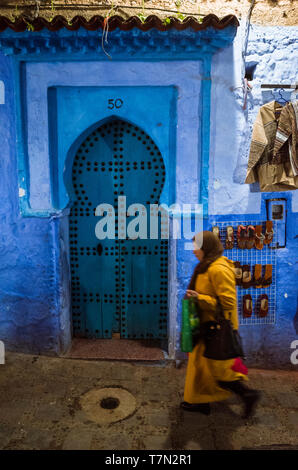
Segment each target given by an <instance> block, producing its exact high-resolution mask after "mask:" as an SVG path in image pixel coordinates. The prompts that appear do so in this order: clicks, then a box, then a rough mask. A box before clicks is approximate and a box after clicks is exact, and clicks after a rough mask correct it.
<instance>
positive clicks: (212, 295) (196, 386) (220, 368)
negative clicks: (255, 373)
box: [184, 256, 248, 403]
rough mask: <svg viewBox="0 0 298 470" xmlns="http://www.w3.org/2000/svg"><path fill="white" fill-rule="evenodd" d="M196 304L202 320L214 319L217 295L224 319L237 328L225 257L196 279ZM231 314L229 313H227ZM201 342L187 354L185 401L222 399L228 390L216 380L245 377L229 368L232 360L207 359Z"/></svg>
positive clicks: (231, 280) (232, 281)
mask: <svg viewBox="0 0 298 470" xmlns="http://www.w3.org/2000/svg"><path fill="white" fill-rule="evenodd" d="M195 291H196V292H197V293H198V300H199V307H200V310H201V312H202V317H201V323H204V322H207V321H214V320H215V317H214V315H215V308H216V297H218V298H219V300H220V303H221V305H222V308H223V310H224V313H225V316H226V314H227V316H226V318H231V322H232V324H233V328H234V329H236V330H238V314H237V297H236V282H235V274H234V263H233V262H232V261H230V260H228V258H226V257H225V256H221V257H220V258H218V259H217V260H215V261H214V262H213V263H212V264H211V265H210V266H209V268H208V270H207V271H206V272H204V273H202V274H198V276H197V278H196V281H195ZM230 313H231V316H230V315H229V314H230ZM204 348H205V346H204V343H203V341H200V342H199V343H198V344H197V345H196V346H195V348H194V349H193V351H192V352H191V353H189V358H188V366H187V372H186V380H185V389H184V400H185V401H186V402H188V403H210V402H214V401H220V400H225V399H226V398H228V397H229V396H230V395H231V392H229V391H227V390H223V389H222V388H220V387H219V386H218V385H217V381H224V382H230V381H234V380H239V379H244V380H248V379H247V376H246V375H245V374H243V373H241V372H236V371H234V370H233V369H232V367H233V365H234V363H235V359H228V360H226V361H215V360H213V359H207V358H205V357H204V356H203V354H204Z"/></svg>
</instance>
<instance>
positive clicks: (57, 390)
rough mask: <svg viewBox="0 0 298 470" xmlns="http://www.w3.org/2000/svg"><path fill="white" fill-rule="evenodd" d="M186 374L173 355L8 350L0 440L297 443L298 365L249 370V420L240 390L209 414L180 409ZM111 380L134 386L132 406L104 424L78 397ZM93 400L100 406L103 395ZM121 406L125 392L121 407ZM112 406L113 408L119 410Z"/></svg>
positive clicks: (119, 446) (197, 445) (12, 443)
mask: <svg viewBox="0 0 298 470" xmlns="http://www.w3.org/2000/svg"><path fill="white" fill-rule="evenodd" d="M184 377H185V366H182V367H181V368H176V367H175V364H174V363H162V362H161V363H154V364H152V363H151V365H147V364H144V363H128V362H111V361H86V360H74V359H65V358H53V357H45V356H32V355H25V354H16V353H7V355H6V364H5V365H2V366H1V367H0V393H1V399H2V404H1V410H0V442H1V444H0V447H1V449H10V450H14V449H41V450H46V449H51V450H58V449H59V450H60V449H63V450H72V449H78V450H79V449H84V450H85V449H86V450H88V449H90V450H92V449H93V450H96V449H105V450H143V449H145V450H146V449H147V450H161V449H163V450H183V449H186V450H196V449H198V450H200V449H206V450H216V449H218V450H224V449H267V448H270V449H297V450H298V393H297V392H298V374H297V372H288V371H269V370H256V369H253V370H250V371H249V377H250V386H251V387H253V388H258V389H259V390H261V391H262V392H263V398H262V401H261V404H260V406H259V408H258V411H257V413H256V415H255V417H254V418H252V419H251V420H250V421H249V422H245V421H243V420H242V419H241V417H240V414H241V404H240V402H239V401H238V398H236V397H235V398H234V397H233V398H231V399H229V400H227V401H226V402H221V403H216V404H213V405H212V413H211V415H210V416H203V415H199V414H196V413H187V412H184V411H182V410H180V409H179V403H180V401H182V400H183V385H184ZM106 387H111V388H115V390H116V391H117V389H118V391H119V390H121V391H123V389H124V390H125V391H128V392H130V393H129V394H127V395H128V396H131V395H132V399H133V401H134V403H135V406H134V411H133V412H132V413H130V415H129V416H128V417H127V418H125V419H123V420H121V421H117V422H112V423H105V424H99V423H98V422H96V421H94V420H93V419H92V420H91V418H90V414H88V415H87V413H86V411H85V410H84V409H83V408H82V405H81V401H80V400H81V397H82V396H83V395H84V394H85V393H87V392H89V391H92V390H101V389H103V388H106ZM125 393H126V392H125ZM130 394H131V395H130ZM128 405H129V404H128ZM95 406H98V408H100V405H99V403H98V404H95ZM121 406H122V403H121V399H120V404H119V410H120V411H121ZM103 412H107V410H103ZM108 412H110V414H111V415H113V412H114V410H109V411H108ZM97 414H98V413H97ZM99 416H100V413H99Z"/></svg>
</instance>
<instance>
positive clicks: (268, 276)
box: [262, 264, 272, 287]
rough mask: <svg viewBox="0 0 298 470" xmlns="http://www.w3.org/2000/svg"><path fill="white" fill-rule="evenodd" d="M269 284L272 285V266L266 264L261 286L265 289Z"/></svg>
mask: <svg viewBox="0 0 298 470" xmlns="http://www.w3.org/2000/svg"><path fill="white" fill-rule="evenodd" d="M270 284H272V264H266V265H265V274H264V277H263V281H262V285H263V287H267V286H270Z"/></svg>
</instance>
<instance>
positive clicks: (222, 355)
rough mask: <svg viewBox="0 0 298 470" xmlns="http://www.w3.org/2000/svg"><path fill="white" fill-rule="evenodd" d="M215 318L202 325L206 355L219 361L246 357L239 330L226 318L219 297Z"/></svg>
mask: <svg viewBox="0 0 298 470" xmlns="http://www.w3.org/2000/svg"><path fill="white" fill-rule="evenodd" d="M215 319H216V321H209V322H206V323H204V324H203V325H202V327H203V328H204V335H203V336H204V342H205V352H204V356H205V357H207V358H208V359H215V360H219V361H224V360H226V359H233V358H236V357H242V358H244V357H245V355H244V351H243V348H242V341H241V337H240V335H239V333H238V331H237V330H234V329H233V325H232V323H231V321H230V320H227V319H226V318H225V315H224V312H223V309H222V306H221V303H220V301H219V298H218V297H217V305H216V314H215Z"/></svg>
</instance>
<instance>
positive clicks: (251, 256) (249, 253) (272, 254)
mask: <svg viewBox="0 0 298 470" xmlns="http://www.w3.org/2000/svg"><path fill="white" fill-rule="evenodd" d="M239 225H243V226H244V227H248V225H253V226H254V227H256V226H257V225H262V226H263V230H262V233H263V234H265V231H266V222H265V221H264V222H262V221H256V220H254V221H249V222H247V221H246V222H243V221H242V222H241V221H233V222H217V221H216V222H214V224H213V225H212V226H211V227H210V231H212V227H214V226H216V227H218V229H219V234H220V239H221V242H222V244H223V246H224V248H225V250H224V256H226V257H227V258H228V259H230V260H232V261H234V262H235V261H238V262H239V263H240V265H241V267H243V266H247V265H248V266H249V267H250V272H251V277H252V282H253V281H254V272H255V266H256V265H261V266H262V276H263V277H264V272H266V269H267V270H268V271H267V272H269V270H270V272H271V267H270V265H271V266H272V282H271V283H270V284H269V285H268V286H267V287H258V288H257V287H254V286H251V287H248V288H247V287H243V286H242V285H240V286H237V303H238V315H239V324H240V325H264V324H273V323H275V312H276V250H275V249H274V248H272V247H271V244H268V245H265V244H264V245H263V248H262V249H261V250H259V249H256V248H255V247H253V248H251V249H248V248H244V249H240V248H239V247H238V243H237V230H238V226H239ZM227 227H233V235H234V243H233V247H232V248H230V249H227V248H226V246H225V245H226V238H227ZM273 231H274V234H273V240H272V242H271V243H273V244H274V242H275V237H276V227H275V224H274V223H273ZM266 266H267V268H266ZM259 269H260V268H259ZM246 294H250V295H251V299H252V307H253V308H252V314H251V316H250V317H244V312H243V311H244V308H243V296H244V295H246ZM264 294H266V295H267V296H268V312H267V314H266V316H264V317H262V316H260V310H259V308H260V299H261V296H262V295H264Z"/></svg>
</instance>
